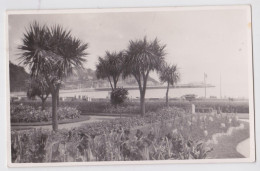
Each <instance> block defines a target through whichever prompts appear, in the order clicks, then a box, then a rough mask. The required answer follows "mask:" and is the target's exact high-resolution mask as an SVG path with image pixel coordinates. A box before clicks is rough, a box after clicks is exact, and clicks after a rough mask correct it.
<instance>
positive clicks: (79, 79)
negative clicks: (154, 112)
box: [9, 62, 160, 92]
mask: <svg viewBox="0 0 260 171" xmlns="http://www.w3.org/2000/svg"><path fill="white" fill-rule="evenodd" d="M9 68H10V89H11V92H15V91H26V80H28V79H29V77H30V76H29V74H28V73H27V72H26V71H25V69H24V68H23V67H21V66H18V65H15V64H13V63H11V62H9ZM159 84H160V83H159V82H158V81H156V80H155V79H153V78H151V77H149V78H148V83H147V85H148V86H154V85H159ZM118 86H120V87H121V86H122V87H124V86H137V82H136V80H135V79H134V78H133V77H128V78H126V79H125V80H123V79H119V81H118ZM91 87H93V88H105V87H110V84H109V82H108V80H106V79H105V80H98V79H97V77H96V73H95V70H92V69H81V70H77V71H76V72H75V74H73V75H71V76H69V77H67V78H66V79H65V80H64V84H63V85H62V89H77V88H91Z"/></svg>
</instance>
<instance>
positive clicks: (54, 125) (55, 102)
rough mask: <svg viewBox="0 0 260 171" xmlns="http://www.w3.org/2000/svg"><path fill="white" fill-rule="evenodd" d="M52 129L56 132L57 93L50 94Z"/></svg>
mask: <svg viewBox="0 0 260 171" xmlns="http://www.w3.org/2000/svg"><path fill="white" fill-rule="evenodd" d="M51 96H52V129H53V131H57V130H58V116H57V91H54V92H52V94H51Z"/></svg>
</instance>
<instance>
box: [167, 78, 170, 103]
mask: <svg viewBox="0 0 260 171" xmlns="http://www.w3.org/2000/svg"><path fill="white" fill-rule="evenodd" d="M169 87H170V84H169V82H168V84H167V90H166V107H169V97H168V94H169Z"/></svg>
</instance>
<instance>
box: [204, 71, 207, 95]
mask: <svg viewBox="0 0 260 171" xmlns="http://www.w3.org/2000/svg"><path fill="white" fill-rule="evenodd" d="M204 87H205V99H206V98H207V85H206V73H205V72H204Z"/></svg>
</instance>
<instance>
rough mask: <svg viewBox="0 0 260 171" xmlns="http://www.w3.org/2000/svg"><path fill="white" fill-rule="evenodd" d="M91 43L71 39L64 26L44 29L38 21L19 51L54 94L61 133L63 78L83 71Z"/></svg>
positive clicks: (55, 126)
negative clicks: (60, 115)
mask: <svg viewBox="0 0 260 171" xmlns="http://www.w3.org/2000/svg"><path fill="white" fill-rule="evenodd" d="M87 48H88V44H85V43H82V42H81V41H80V40H79V39H77V38H74V37H72V36H71V32H70V31H67V30H65V29H63V28H62V27H61V26H53V27H50V28H49V27H47V26H45V25H43V26H40V25H39V24H38V23H37V22H34V23H33V24H31V25H30V26H29V28H28V29H27V31H26V33H25V34H24V38H23V44H22V45H21V46H19V49H20V50H22V51H23V53H22V54H21V57H20V59H21V63H23V64H24V65H25V66H28V67H29V68H30V74H31V77H32V78H37V77H38V75H42V76H43V77H44V78H45V81H46V83H47V84H48V86H49V88H50V92H51V95H52V127H53V130H54V131H57V130H58V118H57V101H58V97H59V90H60V86H61V84H62V81H63V79H64V78H65V77H66V76H68V75H69V74H72V73H73V70H74V69H75V68H83V62H84V61H85V59H84V57H85V56H86V55H87V53H86V52H85V50H86V49H87Z"/></svg>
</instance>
